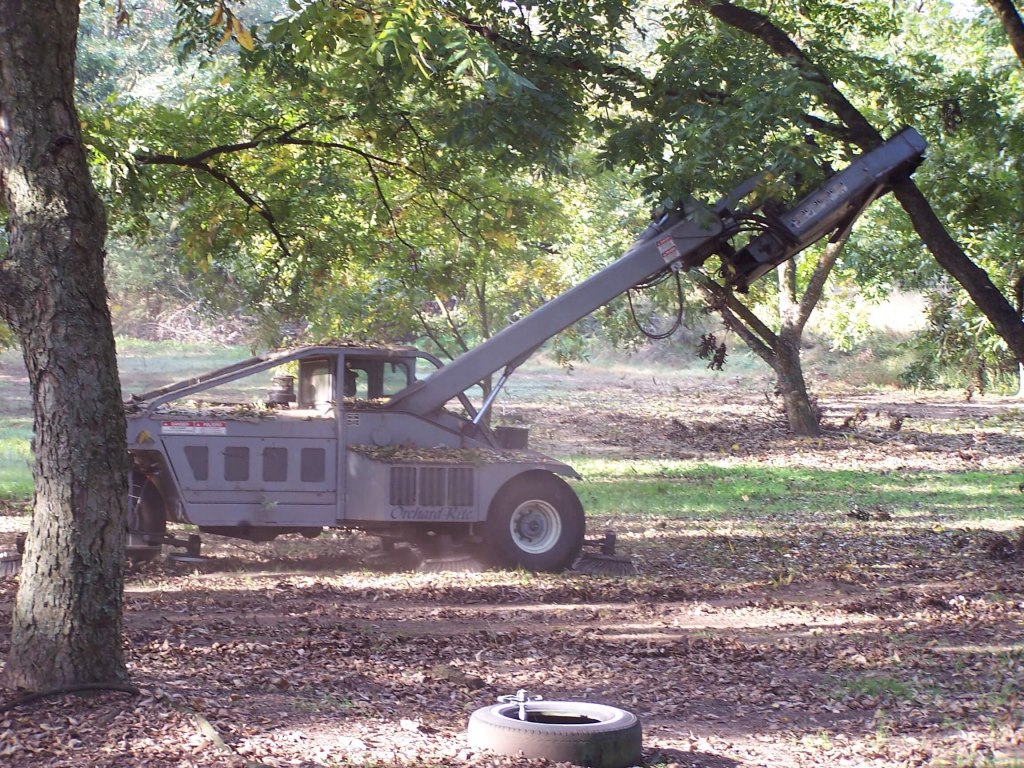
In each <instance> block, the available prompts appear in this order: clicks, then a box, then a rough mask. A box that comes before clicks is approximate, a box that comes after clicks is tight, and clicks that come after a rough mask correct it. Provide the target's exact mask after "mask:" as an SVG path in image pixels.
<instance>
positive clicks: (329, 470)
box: [127, 128, 925, 571]
mask: <svg viewBox="0 0 1024 768" xmlns="http://www.w3.org/2000/svg"><path fill="white" fill-rule="evenodd" d="M924 150H925V142H924V140H923V139H922V138H921V136H920V135H919V134H918V133H917V132H916V131H915V130H913V129H911V128H908V129H905V130H903V131H902V132H900V133H899V134H897V135H896V136H894V137H893V138H892V139H890V140H889V141H887V142H885V143H884V144H881V145H880V146H878V147H877V148H876V149H874V150H871V151H869V152H867V153H865V154H863V155H861V156H860V157H858V158H857V159H856V160H854V161H853V163H851V164H850V165H849V166H848V167H847V168H845V169H844V170H842V171H840V172H838V173H836V174H835V175H833V176H832V177H830V178H829V179H828V180H827V181H825V183H824V184H822V185H821V186H820V187H819V188H818V189H816V190H815V191H814V192H812V193H810V194H809V195H807V196H806V197H804V198H803V199H801V200H800V201H799V202H797V203H796V204H795V205H792V206H791V207H789V208H784V206H782V205H780V204H777V203H772V204H768V205H765V206H763V207H761V208H760V211H761V212H760V213H758V214H756V215H755V213H754V212H753V211H751V210H746V209H743V208H742V207H741V202H742V201H743V199H744V198H745V197H747V196H748V195H749V194H750V192H751V191H753V189H754V187H755V186H756V182H755V181H753V180H752V181H751V182H748V183H746V184H744V185H741V186H740V187H738V188H737V189H736V190H735V191H734V192H733V193H732V194H731V195H729V196H728V197H726V198H725V199H724V200H722V201H721V202H719V203H718V204H717V205H714V206H706V205H703V204H701V203H699V202H697V201H696V200H692V199H691V200H688V201H686V202H685V203H684V204H683V205H681V206H679V207H678V208H677V209H676V210H674V211H673V212H671V213H669V214H667V215H665V216H664V217H663V218H661V219H660V220H659V221H656V222H655V223H652V224H651V225H650V226H649V227H648V228H647V229H646V230H645V231H644V232H643V233H642V234H641V235H640V237H639V238H637V240H636V242H635V243H634V245H633V246H632V247H631V248H630V249H629V250H628V251H627V252H626V253H625V254H624V255H623V256H621V257H620V258H619V259H618V260H616V261H615V262H613V263H612V264H610V265H609V266H607V267H605V268H604V269H602V270H601V271H599V272H598V273H596V274H595V275H593V276H592V277H590V278H589V279H587V280H586V281H584V282H582V283H580V284H578V285H576V286H574V287H573V288H571V289H569V290H568V291H566V292H565V293H563V294H561V295H560V296H558V297H557V298H554V299H552V300H551V301H548V302H547V303H546V304H544V305H543V306H541V307H540V308H538V309H537V310H536V311H534V312H532V313H531V314H529V315H527V316H525V317H523V318H522V319H520V320H517V321H516V322H513V323H512V324H511V325H509V326H508V327H506V328H505V329H504V330H502V331H501V332H499V333H498V334H496V335H495V336H493V337H492V338H490V339H488V340H487V341H485V342H483V343H481V344H480V345H479V346H477V347H475V348H473V349H472V350H470V351H468V352H466V353H465V354H463V355H461V356H460V357H458V358H456V359H455V360H453V361H452V362H450V363H448V364H447V365H442V363H441V362H440V361H439V360H438V359H437V358H435V357H434V356H432V355H430V354H427V353H425V352H421V351H418V350H416V349H415V348H412V347H384V346H381V347H376V346H370V345H355V344H351V345H350V344H337V345H333V344H331V345H324V344H322V345H317V346H305V347H301V348H295V349H289V350H284V351H276V352H272V353H267V354H264V355H259V356H256V357H252V358H250V359H248V360H245V361H243V362H240V363H237V364H234V365H231V366H228V367H226V368H221V369H220V370H216V371H213V372H211V373H208V374H205V375H202V376H199V377H196V378H193V379H188V380H185V381H180V382H177V383H174V384H171V385H169V386H166V387H162V388H160V389H157V390H154V391H151V392H146V393H144V394H142V395H137V396H133V397H132V398H131V400H130V401H129V403H127V410H128V443H129V447H130V451H131V455H132V459H133V465H132V472H131V481H130V505H131V506H130V519H129V555H130V556H133V557H135V558H137V559H146V558H151V557H153V556H155V555H156V554H158V553H159V552H160V550H161V547H162V546H163V545H165V544H169V545H178V546H182V545H188V546H187V547H186V549H187V550H188V551H191V552H192V553H193V554H197V553H198V541H199V539H198V536H192V537H190V539H189V541H188V542H186V541H183V540H180V539H175V538H173V537H171V536H169V535H168V534H167V527H166V526H167V523H168V522H169V521H171V522H178V523H190V524H192V525H195V526H197V527H198V529H199V531H200V532H203V533H210V534H220V535H225V536H233V537H238V538H242V539H248V540H252V541H266V540H269V539H272V538H274V537H275V536H277V535H279V534H282V533H301V534H304V535H307V536H317V535H319V534H320V533H321V532H322V531H323V530H325V529H328V528H354V529H360V530H362V531H365V532H367V533H370V534H372V535H377V536H380V537H381V538H382V540H383V541H385V542H386V543H387V542H395V541H407V542H410V543H411V544H413V545H414V546H416V547H419V548H421V549H423V550H425V551H426V552H428V553H429V552H430V551H431V549H432V548H433V549H435V550H436V549H437V548H438V547H440V546H441V545H442V544H443V545H445V546H449V545H455V546H458V547H461V548H464V549H465V550H468V551H471V552H474V553H476V554H477V555H478V556H479V557H481V558H482V559H483V560H485V561H486V562H489V563H492V564H495V565H500V566H508V567H522V568H524V569H527V570H531V571H552V570H560V569H562V568H564V567H566V566H568V565H569V564H571V563H572V561H573V560H574V558H575V557H576V556H577V555H578V554H579V552H580V549H581V546H582V544H583V540H584V513H583V508H582V505H581V504H580V501H579V499H578V498H577V496H576V494H575V492H574V491H573V489H572V488H571V486H570V485H569V484H568V483H567V482H566V481H565V480H564V479H563V478H566V477H570V478H572V477H576V476H577V475H576V473H575V472H574V470H573V469H572V468H571V467H569V466H567V465H566V464H563V463H562V462H559V461H556V460H554V459H551V458H549V457H547V456H545V455H543V454H541V453H538V452H535V451H533V450H530V449H529V447H528V445H527V442H528V441H527V439H526V431H525V430H523V429H511V428H501V427H497V428H494V429H491V428H490V427H489V426H488V424H487V420H486V419H485V415H486V414H487V412H488V410H489V409H490V408H491V406H492V404H493V402H494V399H495V397H497V395H498V393H499V392H500V391H501V389H502V387H503V386H504V384H505V383H506V382H507V381H508V379H509V377H510V376H511V375H512V373H513V372H514V371H515V370H516V368H517V367H519V366H520V365H521V364H522V363H523V362H524V361H525V360H527V358H529V357H530V355H531V354H532V353H533V352H534V351H535V350H537V349H538V347H540V346H541V345H542V344H544V342H545V341H547V340H548V339H550V338H551V337H552V336H554V335H555V334H557V333H559V332H560V331H562V330H564V329H566V328H568V327H569V326H570V325H572V324H573V323H575V322H576V321H577V320H580V319H581V318H583V317H585V316H586V315H588V314H589V313H591V312H593V311H594V310H596V309H598V308H600V307H602V306H604V305H605V304H607V303H608V302H610V301H611V300H612V299H614V298H615V297H617V296H619V295H621V294H622V293H624V292H626V291H627V290H629V289H630V288H632V287H634V286H637V285H643V284H650V283H651V282H652V280H655V279H656V278H658V277H659V276H661V275H665V274H668V275H671V273H673V272H675V273H679V272H681V271H686V270H690V269H693V268H694V267H700V266H701V265H703V264H704V262H705V261H706V260H707V259H709V258H710V257H711V256H712V255H717V256H718V257H719V259H720V261H721V270H720V275H721V277H722V279H723V280H724V281H725V282H726V283H728V284H730V285H731V286H733V287H734V288H737V289H739V290H744V289H746V288H747V287H748V286H749V285H750V284H751V282H752V281H753V280H755V279H757V278H758V277H760V276H761V275H763V274H764V273H766V272H768V271H770V270H771V269H773V268H774V267H776V266H778V265H779V264H781V263H783V262H784V261H786V260H787V259H790V258H792V257H793V256H795V255H796V254H797V253H799V252H800V251H801V250H803V249H804V248H806V247H807V246H809V245H811V244H812V243H814V242H816V241H817V240H819V239H821V238H823V237H826V236H829V235H836V234H840V233H843V232H844V231H846V230H847V229H848V228H849V227H850V226H852V224H853V222H854V220H855V219H856V218H857V216H858V215H859V214H860V213H861V212H862V211H863V210H864V209H865V208H866V207H867V206H868V205H869V204H870V203H871V202H872V201H873V200H874V199H876V198H877V197H878V196H880V195H882V194H884V193H885V192H886V191H887V190H888V187H889V185H890V183H891V181H892V180H893V179H895V178H899V177H901V176H903V175H906V174H909V173H910V172H912V171H913V169H914V168H915V167H916V166H917V164H918V163H919V162H920V161H921V159H922V157H923V154H924ZM752 231H753V234H751V232H752ZM734 241H741V242H739V243H737V242H734ZM494 375H496V376H497V379H496V383H495V385H494V386H493V388H492V389H491V390H490V392H489V394H488V395H487V397H485V398H484V399H483V402H482V404H480V405H479V406H476V405H474V404H473V403H472V402H471V401H470V398H469V396H468V395H467V391H468V390H470V389H471V388H473V387H474V386H476V385H478V384H479V383H480V382H481V381H483V380H485V379H486V378H487V377H491V376H494ZM270 377H273V382H272V386H271V389H270V391H269V394H268V395H267V398H268V400H269V402H270V405H271V406H273V407H253V406H252V405H251V404H250V405H249V406H241V405H239V406H227V405H224V404H223V403H222V402H220V401H219V400H218V394H217V393H218V392H223V391H225V390H232V391H236V392H237V391H242V392H246V391H248V392H250V393H251V392H255V391H257V389H258V390H259V391H260V392H261V393H265V392H266V389H267V380H268V379H269V378H270ZM261 405H262V404H261Z"/></svg>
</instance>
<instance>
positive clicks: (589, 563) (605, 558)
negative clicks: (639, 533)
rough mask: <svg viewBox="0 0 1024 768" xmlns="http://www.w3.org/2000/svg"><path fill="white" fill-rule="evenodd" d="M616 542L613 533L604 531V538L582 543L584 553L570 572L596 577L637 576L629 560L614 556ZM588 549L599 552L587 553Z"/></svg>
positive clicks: (637, 572)
mask: <svg viewBox="0 0 1024 768" xmlns="http://www.w3.org/2000/svg"><path fill="white" fill-rule="evenodd" d="M616 542H617V537H616V535H615V531H605V534H604V536H603V537H602V538H600V539H588V540H586V541H584V542H583V547H584V551H583V553H582V554H581V555H580V556H579V557H578V558H576V562H575V563H573V564H572V570H574V571H576V572H578V573H591V574H595V575H598V576H637V575H638V574H639V571H637V569H636V565H634V564H633V561H632V560H631V559H630V558H628V557H619V556H616V554H615V545H616ZM588 548H592V549H597V550H599V551H598V552H588V551H587V549H588Z"/></svg>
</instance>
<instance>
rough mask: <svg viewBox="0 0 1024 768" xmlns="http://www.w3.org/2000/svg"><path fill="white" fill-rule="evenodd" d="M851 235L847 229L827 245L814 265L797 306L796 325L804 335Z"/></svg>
mask: <svg viewBox="0 0 1024 768" xmlns="http://www.w3.org/2000/svg"><path fill="white" fill-rule="evenodd" d="M850 233H851V230H850V229H849V228H847V230H846V231H845V232H844V233H843V235H842V237H840V238H839V239H838V240H836V241H835V242H829V243H828V244H826V246H825V252H824V253H822V254H821V256H819V257H818V263H817V264H815V265H814V271H813V272H812V273H811V277H810V279H809V280H808V281H807V287H806V288H804V295H803V296H801V297H800V302H799V304H798V305H797V312H796V318H795V323H796V327H797V328H798V329H799V331H800V332H801V333H803V330H804V327H805V326H806V325H807V321H808V320H810V319H811V313H812V312H814V308H815V307H816V306H817V305H818V302H819V301H820V300H821V294H822V292H823V291H824V290H825V283H826V282H827V281H828V276H829V275H830V274H832V270H833V269H834V268H835V265H836V261H837V260H838V259H839V254H840V253H842V252H843V248H845V247H846V243H847V242H848V241H849V239H850Z"/></svg>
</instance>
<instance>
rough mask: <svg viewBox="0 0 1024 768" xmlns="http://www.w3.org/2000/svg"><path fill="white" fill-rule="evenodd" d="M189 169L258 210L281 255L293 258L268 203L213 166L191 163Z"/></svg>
mask: <svg viewBox="0 0 1024 768" xmlns="http://www.w3.org/2000/svg"><path fill="white" fill-rule="evenodd" d="M188 167H189V168H193V169H195V170H199V171H203V172H205V173H208V174H209V175H210V176H212V177H213V178H215V179H217V180H218V181H220V182H221V183H223V184H225V185H227V186H228V188H230V189H231V191H232V192H234V193H235V194H236V195H237V196H238V197H239V198H241V199H242V200H243V201H244V202H245V204H246V205H248V206H249V208H250V209H253V208H254V209H256V213H258V214H259V215H260V218H262V219H263V220H264V221H265V222H267V228H268V229H270V231H271V233H272V234H273V235H274V239H275V240H277V246H278V248H280V249H281V253H283V254H284V256H285V257H286V258H288V259H290V258H291V256H292V252H291V249H290V248H289V247H288V241H287V240H286V239H285V237H284V234H283V233H282V232H281V230H280V229H279V228H278V226H277V219H276V218H275V217H274V213H273V211H271V210H270V209H269V208H268V207H267V205H266V203H264V202H263V201H262V200H259V199H258V198H256V197H255V196H254V195H250V194H249V193H248V192H246V191H245V190H244V189H242V187H241V185H240V184H239V183H238V182H237V181H235V180H234V179H233V178H232V177H231V176H229V175H228V174H226V173H224V172H223V171H221V170H219V169H217V168H214V167H213V166H210V165H207V164H206V163H202V162H196V163H189V165H188Z"/></svg>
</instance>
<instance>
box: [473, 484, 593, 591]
mask: <svg viewBox="0 0 1024 768" xmlns="http://www.w3.org/2000/svg"><path fill="white" fill-rule="evenodd" d="M584 525H585V523H584V519H583V505H581V504H580V500H579V499H578V498H577V497H576V494H575V492H573V490H572V488H570V487H569V485H568V484H567V483H566V482H565V481H564V480H562V478H560V477H558V476H557V475H553V474H551V473H550V472H543V471H534V472H527V473H525V474H522V475H519V476H518V477H516V478H513V479H512V480H510V481H509V482H508V483H507V484H506V485H505V486H504V487H503V488H502V489H501V490H500V491H498V494H497V495H496V496H495V497H494V501H492V502H491V509H490V512H489V514H488V515H487V521H486V522H485V523H484V525H483V537H484V551H483V552H482V555H483V557H484V559H485V560H486V561H487V562H488V563H490V564H493V565H498V566H502V567H507V568H517V567H520V568H525V569H526V570H529V571H560V570H562V569H564V568H567V567H568V566H569V565H570V564H571V563H572V562H573V560H575V559H576V556H577V555H579V553H580V549H581V548H582V546H583V529H584Z"/></svg>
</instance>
